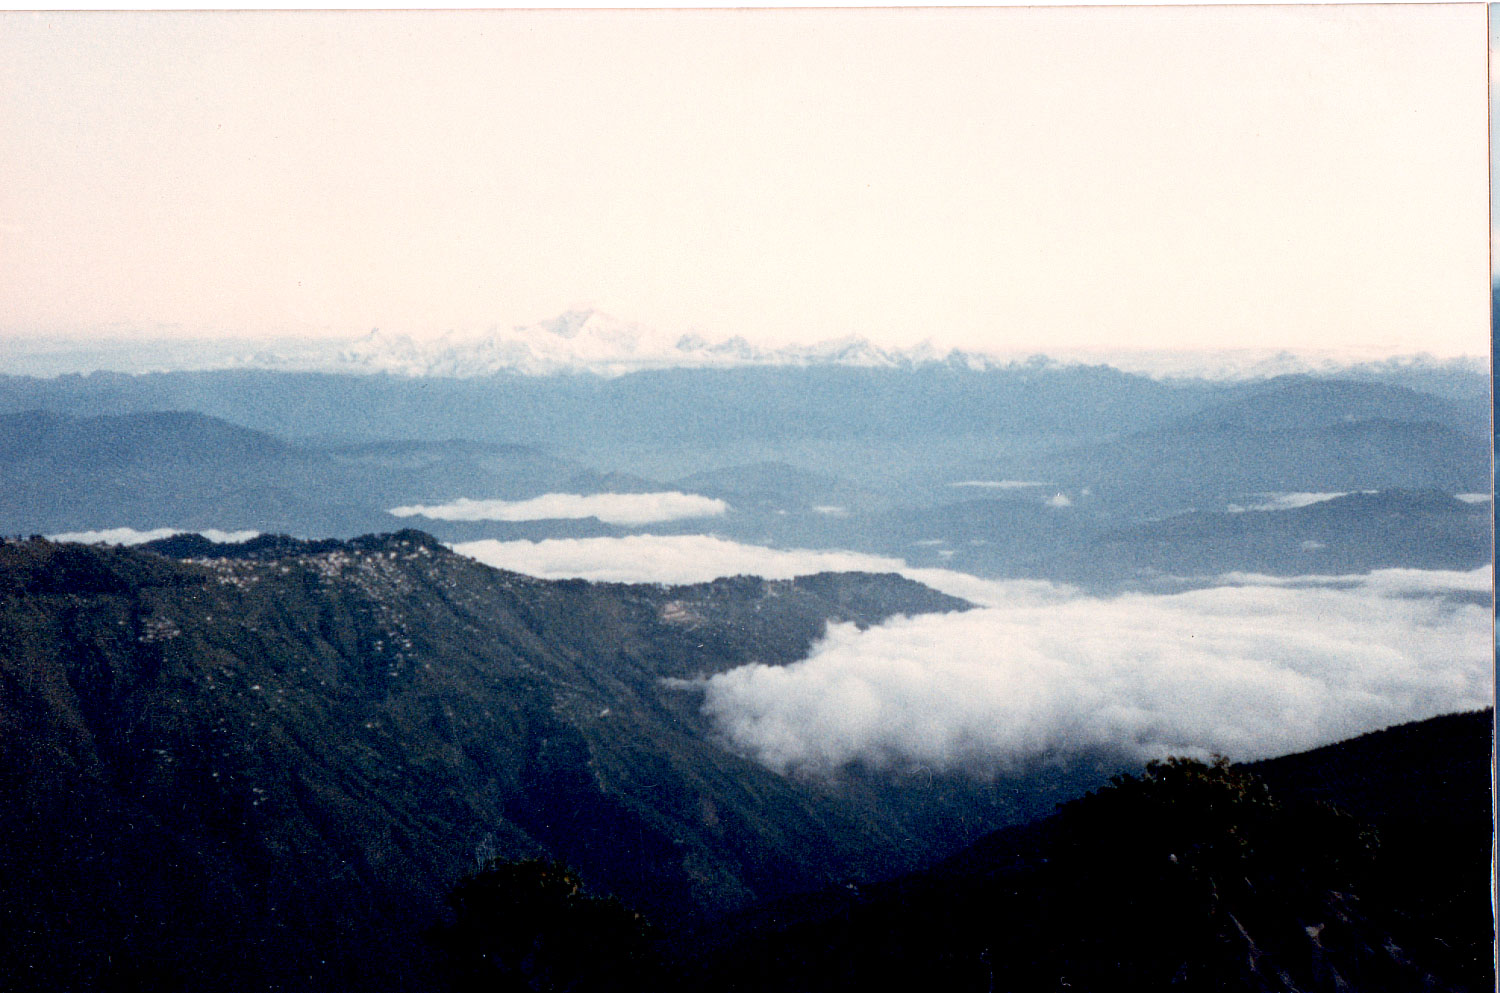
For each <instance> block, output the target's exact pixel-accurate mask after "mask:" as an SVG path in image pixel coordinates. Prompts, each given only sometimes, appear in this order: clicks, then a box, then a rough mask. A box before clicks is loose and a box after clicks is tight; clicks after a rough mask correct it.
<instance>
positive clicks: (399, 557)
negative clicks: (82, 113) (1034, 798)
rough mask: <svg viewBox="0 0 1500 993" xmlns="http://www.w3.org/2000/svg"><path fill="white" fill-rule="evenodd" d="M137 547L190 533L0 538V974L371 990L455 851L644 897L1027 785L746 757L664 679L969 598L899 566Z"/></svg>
mask: <svg viewBox="0 0 1500 993" xmlns="http://www.w3.org/2000/svg"><path fill="white" fill-rule="evenodd" d="M160 547H161V550H162V551H164V552H170V553H175V554H178V555H186V556H190V560H189V561H179V560H176V559H172V558H168V557H164V556H163V555H161V554H157V553H155V552H149V551H133V550H123V549H112V550H110V549H95V548H88V547H84V546H77V545H55V544H51V543H48V542H43V541H28V542H9V543H6V544H3V545H0V645H3V646H5V650H4V657H3V667H0V730H3V734H0V792H3V795H4V796H5V797H6V798H7V808H8V809H7V816H6V818H5V819H4V821H3V823H0V915H3V921H0V932H3V934H4V935H5V938H4V939H3V940H4V941H5V942H6V943H7V946H8V947H7V949H6V954H5V960H6V961H7V962H8V963H10V965H11V966H12V967H14V968H13V970H12V971H11V973H10V979H12V980H14V981H15V985H17V986H20V987H23V988H24V987H26V986H28V985H35V986H38V987H42V988H85V987H88V988H98V987H99V986H100V985H101V984H104V985H109V984H111V983H116V982H118V983H125V984H128V983H132V982H139V983H141V984H144V985H147V986H149V985H152V983H149V982H146V979H143V978H141V977H150V976H156V977H157V979H159V980H160V981H161V983H162V984H165V985H167V986H171V985H173V982H176V981H179V980H180V981H181V982H188V981H189V980H192V982H193V983H197V984H199V986H195V987H193V988H200V987H201V988H205V989H207V988H214V989H222V988H236V987H237V988H244V989H262V988H275V987H278V986H286V987H289V988H316V989H338V988H345V987H346V986H347V987H354V988H373V987H372V983H373V984H374V987H378V988H391V987H393V986H396V985H399V983H393V982H389V981H388V980H389V979H390V977H402V976H413V975H417V974H420V973H421V972H422V970H423V968H424V967H423V965H422V951H421V947H420V943H419V942H417V941H416V940H415V939H416V936H417V935H419V934H420V933H421V932H422V929H423V928H425V927H427V926H430V925H432V924H434V923H436V921H437V920H438V912H439V908H440V904H441V900H440V898H441V895H442V894H443V893H444V892H445V891H446V890H447V889H448V887H450V886H451V885H452V884H453V882H454V881H455V880H456V879H457V878H458V877H459V876H460V875H462V874H463V872H465V871H466V870H467V869H469V868H471V867H472V866H473V865H474V864H475V862H476V859H482V858H486V857H490V856H501V857H506V858H521V857H532V856H540V857H548V858H557V859H561V860H564V861H566V862H568V863H570V864H572V865H574V866H576V867H577V868H578V869H579V871H580V872H582V873H583V875H584V877H585V878H586V879H587V880H588V881H589V883H590V884H591V885H593V886H597V887H599V888H601V889H602V890H605V891H608V892H613V893H616V894H618V895H620V896H621V897H622V898H624V899H626V900H628V901H629V902H631V903H632V904H634V905H636V906H638V907H639V908H640V909H642V910H645V911H647V912H648V913H649V914H650V915H651V916H652V917H653V918H655V919H657V920H665V921H670V920H672V919H675V918H677V917H680V916H682V915H689V914H696V913H701V912H713V911H720V910H724V909H728V908H732V907H737V906H743V905H745V904H747V903H748V902H750V901H752V900H754V899H757V898H761V897H766V896H772V895H776V894H779V893H786V892H791V891H794V890H796V889H799V888H807V887H809V886H816V885H820V884H825V883H827V882H828V881H831V880H835V879H840V878H845V877H849V876H874V875H880V874H883V873H889V872H892V871H897V870H899V869H901V868H904V867H908V868H909V867H914V866H915V865H917V864H920V863H921V862H922V861H924V860H926V859H927V858H929V857H931V856H932V855H933V854H935V853H938V852H942V851H944V850H951V849H952V848H953V847H954V846H956V845H958V844H961V843H963V842H964V841H967V840H969V839H970V838H972V837H973V836H974V834H975V833H976V832H977V831H980V830H983V828H984V826H985V825H990V826H993V825H995V824H999V823H1005V822H1006V821H1015V820H1021V819H1024V818H1025V817H1027V816H1029V815H1030V814H1031V813H1032V809H1031V808H1030V807H1028V806H1026V804H1025V803H1019V804H1017V803H1015V802H1014V801H1013V800H1011V799H1010V798H1009V797H1008V795H1007V796H1004V797H1001V796H997V791H995V790H993V789H992V788H990V787H987V786H985V785H983V784H963V783H959V782H957V781H956V782H955V785H954V787H953V789H952V790H950V791H949V795H948V799H947V800H946V801H944V800H943V799H942V797H941V796H938V798H937V799H936V800H930V797H931V796H932V795H934V794H941V793H942V790H941V789H938V790H930V791H928V793H927V794H924V800H923V802H922V803H921V804H917V803H916V802H914V801H911V800H910V799H908V800H907V801H903V800H902V798H901V797H900V796H899V795H896V796H891V795H889V794H890V793H891V792H892V790H893V788H892V787H891V786H890V784H882V786H881V789H877V788H876V787H875V786H874V785H871V784H861V783H860V782H859V781H858V780H857V779H851V780H850V781H848V782H846V783H843V784H822V785H820V784H812V783H800V782H796V781H793V780H790V779H787V778H783V777H780V776H776V775H774V774H772V773H770V772H768V771H767V770H765V769H763V768H761V767H759V766H757V765H755V764H753V763H751V762H749V761H747V760H745V759H742V758H741V757H739V756H737V755H735V754H733V753H731V752H730V751H727V750H725V749H724V748H723V747H721V746H720V745H718V744H717V743H715V741H714V740H713V737H712V735H711V733H710V732H709V730H708V728H707V726H706V724H705V720H704V719H703V718H702V717H701V716H700V715H699V713H698V707H699V702H700V698H699V696H698V695H697V694H695V693H691V692H688V691H684V690H682V689H677V688H674V687H673V686H672V685H671V684H669V683H667V682H664V680H666V679H669V678H675V679H691V678H693V677H695V676H698V675H700V674H711V673H716V672H720V671H723V670H725V669H727V668H731V667H734V666H738V665H742V664H745V663H747V662H750V661H763V662H771V663H786V662H790V661H793V660H795V659H797V658H800V657H802V656H803V655H804V654H805V653H806V652H807V650H808V648H809V646H810V644H811V643H812V641H813V640H814V639H815V638H817V637H818V636H820V634H821V633H822V631H823V629H824V626H825V624H826V623H827V622H828V621H830V620H840V621H853V622H856V623H860V624H870V623H874V622H877V621H880V620H882V619H884V618H887V617H889V616H890V615H892V614H893V613H897V612H901V613H918V612H924V611H933V610H938V611H944V610H955V609H962V608H964V607H965V606H966V605H965V604H963V603H962V602H961V601H957V600H954V599H952V598H949V597H945V596H942V595H940V594H937V593H934V592H932V591H931V590H928V589H926V588H925V587H921V586H918V585H916V584H914V583H911V582H909V581H906V580H903V579H900V578H898V577H894V576H877V575H863V574H843V575H825V576H813V577H807V578H805V579H801V580H795V581H788V582H766V581H763V580H759V579H754V578H739V579H727V580H720V581H717V582H714V583H709V584H704V585H700V586H692V587H677V588H668V587H655V586H652V587H632V586H615V585H590V584H586V583H582V582H544V581H539V580H533V579H528V578H526V577H522V576H517V575H514V574H508V573H500V572H496V571H494V570H492V569H489V568H487V567H485V566H481V565H479V564H478V563H475V562H473V561H471V560H468V559H464V558H461V557H459V556H456V555H453V554H452V553H449V552H447V551H446V550H444V549H443V548H442V546H440V545H438V544H436V543H435V542H434V541H432V540H431V539H430V538H428V537H427V536H425V535H422V534H420V533H418V532H403V533H401V534H397V535H394V536H390V537H385V538H368V539H360V540H357V541H354V542H347V543H346V542H337V541H329V542H318V543H303V542H296V541H291V540H288V539H258V540H256V541H252V542H250V543H247V544H245V545H239V546H216V545H212V544H211V543H207V542H204V541H203V540H202V539H198V538H180V539H171V540H169V541H167V542H165V543H163V545H162V546H160ZM939 785H940V786H941V784H939ZM882 789H883V790H884V791H885V792H884V793H882V792H881V790H882ZM894 792H895V793H897V794H899V792H900V791H899V788H897V789H895V790H894ZM903 802H905V806H904V807H903ZM918 810H920V813H914V812H915V811H918ZM59 970H60V971H59ZM27 975H33V976H35V977H36V979H35V982H34V983H29V982H28V980H27V979H26V978H25V977H26V976H27ZM18 977H19V978H18ZM173 977H176V978H175V980H173ZM223 977H230V978H223ZM378 977H385V978H381V979H380V981H379V982H375V980H376V979H377V978H378ZM168 980H172V981H171V982H169V981H168ZM210 980H212V981H210ZM403 981H404V980H403ZM152 982H155V980H153V981H152ZM203 984H206V985H203ZM226 984H227V985H226Z"/></svg>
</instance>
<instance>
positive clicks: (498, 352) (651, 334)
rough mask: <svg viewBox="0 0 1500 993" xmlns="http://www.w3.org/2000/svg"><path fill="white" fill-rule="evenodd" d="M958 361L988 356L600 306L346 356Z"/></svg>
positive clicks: (399, 339) (401, 367)
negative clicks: (810, 340) (709, 325)
mask: <svg viewBox="0 0 1500 993" xmlns="http://www.w3.org/2000/svg"><path fill="white" fill-rule="evenodd" d="M955 358H956V359H957V360H958V361H967V362H969V363H971V364H973V363H978V364H980V365H983V364H985V363H986V362H987V361H988V360H987V359H985V358H984V357H982V356H968V355H965V354H963V353H957V352H952V351H944V350H941V349H938V348H936V347H935V346H933V345H931V344H923V345H919V346H917V347H916V348H912V349H886V348H881V347H879V346H877V345H873V344H871V343H870V342H869V341H867V340H865V339H864V338H860V337H847V338H838V339H833V340H830V341H823V342H818V343H816V344H812V345H792V346H785V347H781V348H766V347H761V346H757V345H753V344H751V343H750V342H749V341H747V340H745V339H744V338H743V337H738V336H736V337H730V338H723V339H719V340H711V339H709V338H707V337H705V336H703V335H700V334H684V335H673V334H669V333H664V332H662V331H659V330H657V329H655V328H649V327H646V326H644V325H641V324H636V323H632V322H628V321H622V320H619V319H617V318H614V317H611V316H610V315H608V314H605V313H602V312H600V311H597V310H570V311H568V312H566V313H564V314H561V315H560V316H558V317H554V318H552V319H550V320H545V321H539V322H537V323H535V324H530V325H524V326H521V327H515V328H511V329H509V330H504V329H492V330H490V331H488V332H485V333H483V334H481V335H477V336H476V335H473V334H467V335H465V334H459V333H448V334H445V335H442V336H440V337H437V338H432V339H424V340H418V339H414V338H413V337H411V336H410V335H405V334H391V333H388V332H384V331H381V330H379V329H376V330H374V331H371V332H370V333H369V334H367V335H365V336H364V337H363V338H360V339H359V340H358V341H356V342H354V343H353V344H352V345H350V346H348V347H347V348H345V349H343V350H342V351H340V352H339V355H338V360H339V364H340V365H341V366H342V367H343V368H344V369H346V370H363V371H369V372H387V373H395V374H401V375H409V376H459V377H462V376H484V375H490V374H493V373H497V372H520V373H524V374H526V375H546V374H549V373H558V372H579V371H588V372H596V373H601V374H604V375H621V374H623V373H628V372H635V371H638V370H642V369H665V368H685V367H686V368H722V367H727V366H739V365H820V364H826V363H832V364H838V365H854V366H870V367H894V366H901V365H913V364H920V363H925V362H934V361H941V360H944V359H955Z"/></svg>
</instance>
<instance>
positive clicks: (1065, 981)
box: [684, 711, 1494, 993]
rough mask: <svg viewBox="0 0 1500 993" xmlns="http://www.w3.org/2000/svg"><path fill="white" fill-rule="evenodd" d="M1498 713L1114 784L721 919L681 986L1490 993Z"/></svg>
mask: <svg viewBox="0 0 1500 993" xmlns="http://www.w3.org/2000/svg"><path fill="white" fill-rule="evenodd" d="M1492 717H1493V712H1490V711H1487V712H1483V713H1477V714H1463V715H1453V716H1449V717H1441V718H1436V719H1433V720H1430V721H1425V722H1421V723H1418V724H1414V725H1408V726H1405V727H1402V728H1399V729H1394V730H1391V731H1387V732H1381V733H1380V734H1377V735H1369V736H1365V737H1364V738H1361V739H1356V740H1355V741H1352V742H1345V743H1343V744H1339V745H1334V746H1331V747H1329V748H1325V749H1320V750H1318V751H1316V752H1310V753H1307V754H1305V755H1298V756H1292V757H1289V758H1284V759H1278V760H1273V761H1271V762H1267V763H1262V764H1260V765H1258V766H1256V767H1253V768H1254V771H1255V772H1260V773H1263V774H1264V776H1265V779H1264V780H1262V779H1260V778H1258V777H1256V776H1255V775H1253V774H1252V772H1251V771H1249V770H1245V769H1236V768H1232V767H1229V766H1227V765H1222V764H1220V765H1214V766H1208V765H1203V764H1200V763H1194V762H1185V761H1181V760H1173V761H1171V762H1168V763H1164V764H1160V765H1157V766H1155V767H1153V768H1150V769H1148V771H1147V773H1146V775H1144V776H1142V777H1139V778H1137V777H1120V778H1118V779H1116V780H1115V782H1114V784H1113V785H1112V786H1111V787H1109V788H1106V789H1102V790H1100V791H1099V792H1098V793H1096V794H1091V795H1089V796H1087V797H1084V798H1082V799H1079V800H1075V801H1072V802H1070V803H1068V804H1065V805H1064V806H1063V807H1062V809H1061V810H1060V811H1059V812H1058V814H1057V815H1055V816H1053V817H1051V818H1048V819H1047V820H1045V821H1041V822H1038V823H1036V824H1032V825H1028V826H1025V827H1020V828H1011V829H1006V830H1003V831H1000V832H997V833H996V834H995V835H992V836H990V837H988V838H985V839H984V840H982V841H981V842H979V843H978V844H976V845H974V846H972V847H971V848H969V849H967V850H965V851H964V852H963V853H961V854H959V855H957V856H955V857H953V858H952V859H949V860H947V861H946V862H944V863H942V864H940V865H938V866H936V867H934V868H932V869H929V870H926V871H923V872H919V873H916V874H913V875H911V876H908V877H904V878H902V879H899V880H894V881H891V882H889V883H886V884H882V885H879V886H874V887H869V888H867V889H865V890H864V891H860V890H858V889H856V888H849V887H845V888H842V889H839V890H830V891H827V892H825V893H824V894H822V895H821V896H820V897H818V898H811V899H809V898H804V899H801V900H798V901H796V902H790V901H785V902H781V903H776V904H772V905H770V906H767V907H763V908H758V909H757V910H756V911H753V912H751V913H749V914H746V915H743V916H741V917H739V918H736V919H733V920H731V921H726V922H723V923H721V924H720V925H719V926H718V927H717V928H716V929H714V930H710V931H708V932H706V933H705V934H703V935H701V936H700V937H699V940H698V946H699V947H700V948H701V947H710V948H714V949H715V950H713V951H711V952H710V953H709V954H707V955H706V956H704V957H703V958H702V959H700V967H699V969H698V970H697V971H695V972H691V974H690V976H689V977H688V978H687V979H685V980H684V984H685V985H687V986H688V987H689V988H694V989H715V990H810V989H818V990H833V989H865V988H873V987H879V988H910V987H912V986H914V985H921V986H923V987H925V988H939V989H945V990H954V991H966V990H975V991H982V990H994V989H1009V990H1017V991H1029V990H1038V991H1040V990H1056V989H1067V988H1073V989H1095V990H1098V989H1163V988H1167V987H1171V988H1173V989H1185V990H1205V991H1206V990H1219V991H1223V990H1235V991H1278V993H1293V991H1330V993H1332V991H1335V990H1350V989H1355V990H1361V991H1391V993H1395V991H1400V990H1412V989H1426V990H1473V991H1478V990H1488V989H1492V988H1493V983H1494V965H1493V960H1492V959H1491V955H1490V949H1491V940H1492V936H1493V931H1492V929H1491V916H1490V908H1489V902H1488V872H1487V866H1488V856H1489V839H1490V834H1489V825H1490V816H1489V813H1490V811H1489V803H1488V797H1489V769H1488V756H1489V753H1490V742H1491V732H1492ZM1388 763H1389V764H1388ZM1267 783H1270V784H1273V785H1272V786H1271V787H1268V786H1267ZM1328 801H1331V802H1333V803H1337V804H1340V805H1342V806H1345V807H1347V808H1349V809H1351V810H1354V811H1356V812H1357V813H1358V814H1359V815H1360V817H1359V818H1358V819H1356V818H1355V817H1351V816H1349V815H1348V814H1347V813H1343V812H1340V811H1337V810H1335V809H1334V808H1333V807H1330V806H1327V805H1325V803H1326V802H1328ZM1370 825H1373V829H1372V828H1371V827H1370ZM1444 849H1446V850H1447V851H1441V850H1444ZM1455 852H1456V853H1457V855H1456V857H1455V854H1454V853H1455Z"/></svg>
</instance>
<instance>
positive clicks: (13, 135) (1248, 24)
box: [0, 4, 1489, 354]
mask: <svg viewBox="0 0 1500 993" xmlns="http://www.w3.org/2000/svg"><path fill="white" fill-rule="evenodd" d="M1485 48H1486V30H1485V9H1484V7H1483V6H1482V5H1478V4H1469V5H1452V6H1447V5H1426V6H1412V7H1408V6H1384V5H1382V6H1359V7H1326V6H1318V7H1293V8H1287V7H1248V8H1247V7H1206V8H1182V7H1176V8H1116V9H1109V8H1051V9H1048V8H1029V9H1028V8H1018V9H1009V10H1004V9H1002V10H993V9H992V10H978V9H968V10H904V11H901V10H885V11H880V10H843V11H823V12H809V11H759V12H737V11H727V10H724V11H698V12H688V11H657V12H624V11H591V12H571V13H567V12H547V11H542V12H529V13H528V12H498V13H497V12H490V13H437V12H415V13H394V12H387V13H376V14H347V13H331V14H330V13H323V14H316V13H296V14H285V13H283V14H229V13H215V14H187V13H167V14H147V13H127V14H102V13H84V14H76V13H75V14H66V13H41V14H22V13H9V14H0V333H4V334H8V335H12V336H17V335H22V334H32V333H37V332H56V331H70V332H78V331H85V332H92V331H96V330H98V329H105V330H108V331H110V332H111V333H129V332H137V333H139V332H142V331H152V330H160V329H162V327H163V326H167V328H168V329H169V330H171V331H172V332H173V333H178V334H202V333H205V332H206V333H216V334H230V333H234V334H242V333H250V334H257V335H258V334H265V335H274V334H287V333H296V334H307V333H320V334H324V333H326V334H338V335H352V334H356V333H360V332H363V331H366V330H368V329H369V328H370V327H372V326H380V327H381V328H384V329H387V330H393V331H403V332H409V333H412V334H415V335H424V334H433V333H438V332H442V331H445V330H448V329H451V328H464V329H472V328H480V327H485V326H488V325H493V324H499V325H502V326H509V325H514V324H523V323H530V322H533V321H536V320H539V319H542V318H545V317H550V316H552V315H554V314H557V313H559V312H561V311H562V310H564V309H567V308H569V307H575V306H580V305H591V306H597V307H600V308H602V309H604V310H607V311H609V312H610V313H612V314H615V315H616V316H618V317H621V318H624V319H628V320H635V321H641V322H644V323H647V324H654V325H658V326H661V327H663V328H666V329H669V330H690V329H697V330H700V331H703V332H706V333H708V334H710V335H713V336H718V335H720V334H730V333H740V334H745V335H747V336H749V337H752V338H754V339H757V340H765V341H774V342H781V341H789V340H809V339H819V338H825V337H831V336H836V335H843V334H850V333H859V334H866V335H868V336H870V337H871V338H874V339H876V340H879V341H882V342H888V343H892V344H909V343H913V342H915V341H918V340H920V339H923V338H929V337H930V338H933V339H935V340H936V341H938V342H939V343H941V344H971V345H974V344H980V345H991V346H993V345H1004V346H1009V347H1015V346H1030V345H1033V344H1034V345H1035V346H1036V347H1038V348H1045V347H1048V346H1052V347H1061V348H1077V347H1088V346H1098V347H1110V348H1116V349H1117V348H1122V347H1140V348H1171V347H1207V346H1212V347H1225V346H1231V347H1232V346H1244V347H1282V346H1285V347H1307V348H1323V349H1327V348H1351V349H1355V348H1357V349H1360V350H1362V351H1389V352H1412V351H1418V350H1426V351H1432V352H1436V353H1439V354H1455V353H1469V354H1479V353H1483V352H1485V351H1487V349H1488V299H1489V298H1488V275H1487V274H1488V254H1487V245H1488V225H1487V223H1486V218H1487V216H1488V210H1487V199H1486V198H1487V177H1488V168H1487V147H1486V97H1485V93H1486V82H1487V80H1486V72H1485Z"/></svg>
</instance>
